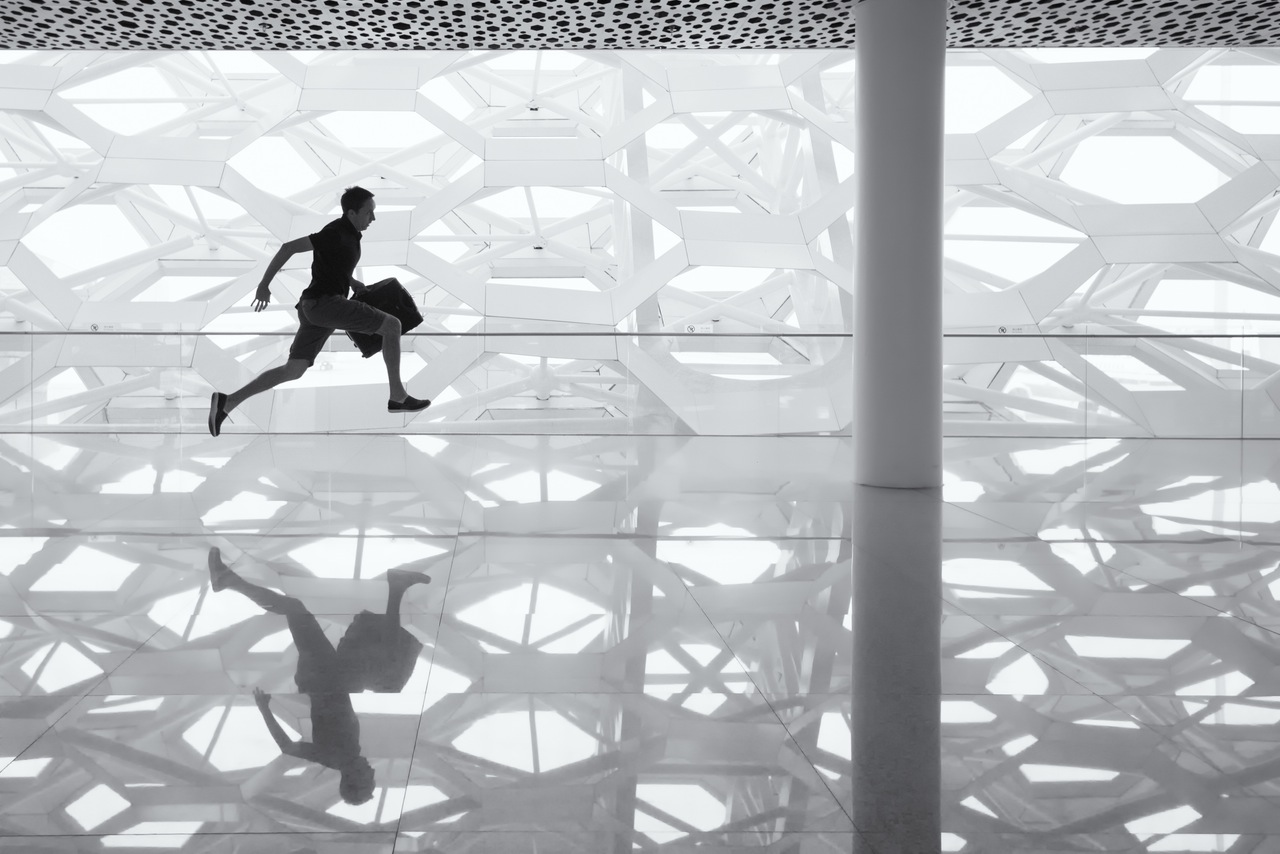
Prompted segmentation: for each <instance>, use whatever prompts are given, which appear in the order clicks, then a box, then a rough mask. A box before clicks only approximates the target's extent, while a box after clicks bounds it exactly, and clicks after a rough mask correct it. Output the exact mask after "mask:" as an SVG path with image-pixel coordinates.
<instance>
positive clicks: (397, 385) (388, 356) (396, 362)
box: [375, 309, 431, 412]
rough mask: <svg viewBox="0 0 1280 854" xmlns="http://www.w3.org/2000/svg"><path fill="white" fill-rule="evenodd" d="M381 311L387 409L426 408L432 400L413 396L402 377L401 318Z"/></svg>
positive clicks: (380, 332) (403, 410) (416, 410)
mask: <svg viewBox="0 0 1280 854" xmlns="http://www.w3.org/2000/svg"><path fill="white" fill-rule="evenodd" d="M375 310H376V309H375ZM379 313H380V314H382V324H381V325H380V326H379V327H378V334H379V335H381V336H382V361H384V362H385V363H386V365H387V389H388V395H387V411H388V412H419V411H421V410H423V409H426V408H427V407H428V406H430V405H431V401H429V400H419V399H418V398H416V397H411V396H410V395H409V392H408V391H407V390H406V389H405V387H404V382H403V381H402V380H401V379H400V332H401V329H400V319H399V318H397V317H396V316H395V315H391V314H387V313H385V312H379Z"/></svg>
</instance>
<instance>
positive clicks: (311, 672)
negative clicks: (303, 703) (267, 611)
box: [288, 608, 342, 694]
mask: <svg viewBox="0 0 1280 854" xmlns="http://www.w3.org/2000/svg"><path fill="white" fill-rule="evenodd" d="M288 619H289V633H290V634H292V635H293V644H294V646H295V647H296V648H297V650H298V670H297V673H295V674H294V677H293V679H294V681H295V682H296V683H297V685H298V690H299V691H301V692H302V693H304V694H311V693H315V692H320V693H324V692H326V691H340V690H342V687H341V683H339V682H337V681H335V680H337V679H338V678H339V676H340V675H341V674H340V673H339V672H338V667H337V663H338V653H337V651H336V650H334V648H333V644H332V643H330V642H329V638H328V637H326V636H325V633H324V629H322V628H320V621H319V620H317V619H316V618H315V616H314V615H313V614H311V613H310V612H309V611H307V610H306V609H305V608H304V609H302V610H301V611H297V612H290V613H289V615H288Z"/></svg>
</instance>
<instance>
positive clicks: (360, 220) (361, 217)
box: [347, 199, 377, 231]
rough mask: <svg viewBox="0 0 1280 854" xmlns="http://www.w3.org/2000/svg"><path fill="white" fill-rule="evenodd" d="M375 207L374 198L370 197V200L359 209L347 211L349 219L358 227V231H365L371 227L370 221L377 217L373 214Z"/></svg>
mask: <svg viewBox="0 0 1280 854" xmlns="http://www.w3.org/2000/svg"><path fill="white" fill-rule="evenodd" d="M374 207H375V205H374V203H373V199H369V201H367V202H365V203H364V204H363V205H361V206H360V209H359V210H354V211H347V219H349V220H351V224H352V225H354V226H355V227H356V230H357V231H364V230H365V229H366V228H368V227H369V223H371V222H373V221H374V220H375V219H377V217H375V216H374V215H373V209H374Z"/></svg>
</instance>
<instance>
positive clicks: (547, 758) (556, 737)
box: [453, 711, 598, 774]
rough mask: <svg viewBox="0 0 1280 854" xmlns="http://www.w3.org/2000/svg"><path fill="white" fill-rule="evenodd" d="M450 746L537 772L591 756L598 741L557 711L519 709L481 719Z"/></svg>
mask: <svg viewBox="0 0 1280 854" xmlns="http://www.w3.org/2000/svg"><path fill="white" fill-rule="evenodd" d="M535 727H536V729H537V738H538V741H537V744H538V749H537V752H536V755H535V752H534V749H533V737H532V736H533V731H534V730H533V728H535ZM453 746H454V747H456V748H458V749H459V750H461V751H463V752H465V753H469V754H471V755H472V756H478V757H480V758H481V759H488V760H490V761H492V762H497V763H499V764H502V765H506V766H507V767H509V768H517V769H519V770H521V771H531V772H533V773H535V774H537V773H540V772H543V771H550V770H552V769H555V768H560V767H563V766H565V765H570V764H572V763H574V762H581V761H582V760H583V759H587V758H588V757H591V756H594V755H595V754H596V751H597V747H598V742H597V741H596V740H595V739H594V738H592V737H591V736H590V735H588V734H587V733H585V732H583V731H582V730H581V729H579V728H578V727H576V726H574V725H573V724H572V723H570V722H569V721H568V720H566V719H565V718H564V716H562V715H561V714H559V713H558V712H551V711H536V712H527V711H520V712H499V713H497V714H494V715H489V716H488V717H484V718H481V719H480V720H478V721H476V722H475V723H474V724H472V725H471V726H470V727H468V728H467V729H466V730H465V731H464V732H463V733H462V734H461V735H459V736H458V737H457V738H455V739H454V740H453Z"/></svg>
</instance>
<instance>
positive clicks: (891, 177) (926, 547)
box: [851, 0, 946, 854]
mask: <svg viewBox="0 0 1280 854" xmlns="http://www.w3.org/2000/svg"><path fill="white" fill-rule="evenodd" d="M857 16H858V18H857V24H858V32H857V39H858V42H857V70H856V74H857V80H856V84H855V85H856V94H857V111H858V115H857V122H858V130H857V133H858V151H857V164H856V166H857V173H856V174H857V182H858V193H857V211H856V216H857V229H856V233H855V236H856V241H857V245H856V251H857V261H856V268H855V270H854V282H855V301H854V305H855V307H854V333H853V335H854V338H853V341H854V359H855V362H854V383H855V386H854V428H853V440H854V447H855V465H856V469H855V472H854V478H855V480H856V482H857V483H858V484H859V486H858V487H857V488H856V490H855V496H856V497H855V500H854V504H853V511H852V512H853V519H854V522H853V697H852V716H851V721H852V725H853V726H852V729H853V733H852V742H853V743H852V745H851V747H852V756H853V822H854V827H855V828H856V829H857V830H858V831H859V833H858V834H857V835H856V836H855V843H854V847H855V850H856V851H858V852H862V851H868V852H869V851H874V852H876V854H914V852H921V851H937V850H938V845H939V834H940V832H941V821H940V806H939V795H940V787H941V773H940V765H941V763H940V753H941V739H940V736H941V729H940V723H939V700H940V694H941V685H942V680H941V669H940V652H939V635H940V623H941V603H942V600H941V579H940V566H941V510H942V505H941V496H940V494H939V492H940V491H939V490H938V489H936V487H939V486H941V483H942V140H943V128H942V115H943V113H942V106H943V101H942V99H943V69H944V62H945V58H946V0H862V2H861V3H860V4H859V5H858V7H857Z"/></svg>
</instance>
